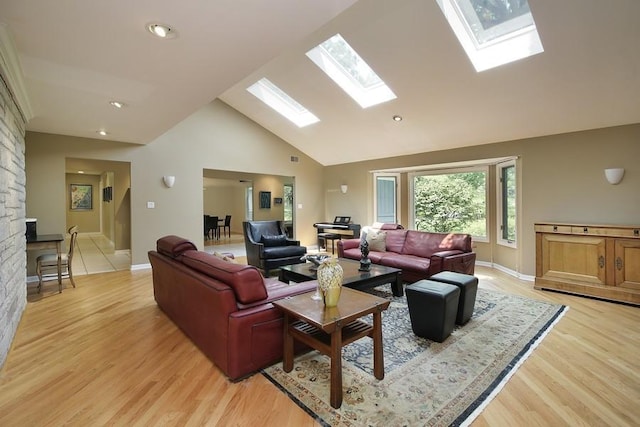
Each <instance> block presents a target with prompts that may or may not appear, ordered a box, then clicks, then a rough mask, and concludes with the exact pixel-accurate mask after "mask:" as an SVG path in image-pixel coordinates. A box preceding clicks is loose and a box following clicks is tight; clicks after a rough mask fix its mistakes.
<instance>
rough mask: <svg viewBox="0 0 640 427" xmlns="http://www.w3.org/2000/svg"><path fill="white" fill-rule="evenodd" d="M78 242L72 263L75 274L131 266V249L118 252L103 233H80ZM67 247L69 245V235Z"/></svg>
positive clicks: (121, 268)
mask: <svg viewBox="0 0 640 427" xmlns="http://www.w3.org/2000/svg"><path fill="white" fill-rule="evenodd" d="M76 243H77V245H76V249H75V252H74V254H73V261H72V264H71V267H72V269H73V275H74V276H79V275H83V274H93V273H104V272H107V271H117V270H129V269H130V268H131V253H130V251H129V250H124V251H117V252H116V251H115V250H114V248H113V244H112V243H111V242H110V241H109V240H108V239H107V238H106V237H104V235H102V234H101V233H78V239H77V240H76ZM65 247H67V248H68V247H69V236H67V237H66V242H65Z"/></svg>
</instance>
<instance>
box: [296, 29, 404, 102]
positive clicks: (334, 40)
mask: <svg viewBox="0 0 640 427" xmlns="http://www.w3.org/2000/svg"><path fill="white" fill-rule="evenodd" d="M307 57H309V59H311V60H312V61H313V62H314V64H316V65H317V66H318V67H320V69H322V71H324V72H325V73H326V74H327V75H328V76H329V77H330V78H331V79H332V80H333V81H334V82H335V83H336V84H337V85H338V86H340V87H341V88H342V90H344V91H345V92H347V94H348V95H349V96H350V97H351V98H353V99H354V100H355V101H356V102H357V103H358V104H360V106H361V107H362V108H367V107H371V106H372V105H377V104H380V103H382V102H386V101H389V100H391V99H395V98H396V95H395V94H394V93H393V92H392V91H391V89H389V87H388V86H387V85H386V84H385V83H384V82H383V81H382V79H381V78H380V77H378V75H377V74H376V73H375V72H374V71H373V70H372V69H371V67H369V65H368V64H367V63H366V62H365V61H364V60H363V59H362V58H361V57H360V55H358V52H356V51H355V50H354V49H353V48H352V47H351V46H349V43H347V42H346V40H345V39H343V38H342V36H341V35H340V34H336V35H335V36H333V37H331V38H330V39H328V40H325V41H324V42H323V43H320V44H319V45H318V46H316V47H314V48H313V49H311V50H310V51H309V52H307Z"/></svg>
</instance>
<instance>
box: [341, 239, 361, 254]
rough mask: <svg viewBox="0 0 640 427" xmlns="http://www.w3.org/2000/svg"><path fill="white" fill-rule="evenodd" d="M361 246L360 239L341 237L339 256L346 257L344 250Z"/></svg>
mask: <svg viewBox="0 0 640 427" xmlns="http://www.w3.org/2000/svg"><path fill="white" fill-rule="evenodd" d="M357 247H360V239H340V240H338V257H339V258H344V251H345V250H346V249H353V248H357Z"/></svg>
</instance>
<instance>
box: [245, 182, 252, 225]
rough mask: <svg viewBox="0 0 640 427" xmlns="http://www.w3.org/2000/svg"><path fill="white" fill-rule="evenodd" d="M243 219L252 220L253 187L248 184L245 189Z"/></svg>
mask: <svg viewBox="0 0 640 427" xmlns="http://www.w3.org/2000/svg"><path fill="white" fill-rule="evenodd" d="M245 208H246V210H245V213H244V216H245V220H247V221H253V187H251V186H249V187H247V188H246V190H245Z"/></svg>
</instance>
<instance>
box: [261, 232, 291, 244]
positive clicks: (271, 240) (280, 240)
mask: <svg viewBox="0 0 640 427" xmlns="http://www.w3.org/2000/svg"><path fill="white" fill-rule="evenodd" d="M262 244H263V245H264V246H265V247H272V246H285V245H286V244H287V236H284V235H280V236H262Z"/></svg>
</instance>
